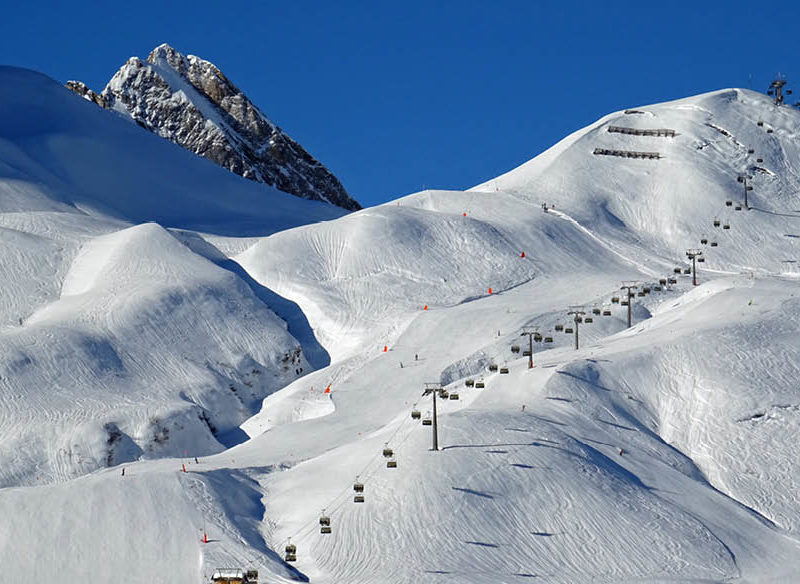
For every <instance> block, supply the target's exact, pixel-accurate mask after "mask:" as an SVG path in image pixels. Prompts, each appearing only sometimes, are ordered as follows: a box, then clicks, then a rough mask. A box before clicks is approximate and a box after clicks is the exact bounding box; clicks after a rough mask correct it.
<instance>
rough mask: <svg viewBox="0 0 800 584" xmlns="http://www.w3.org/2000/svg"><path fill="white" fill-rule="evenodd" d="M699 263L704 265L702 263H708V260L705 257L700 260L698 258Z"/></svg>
mask: <svg viewBox="0 0 800 584" xmlns="http://www.w3.org/2000/svg"><path fill="white" fill-rule="evenodd" d="M697 261H698V262H699V263H701V264H702V263H705V261H706V258H704V257H699V258H697Z"/></svg>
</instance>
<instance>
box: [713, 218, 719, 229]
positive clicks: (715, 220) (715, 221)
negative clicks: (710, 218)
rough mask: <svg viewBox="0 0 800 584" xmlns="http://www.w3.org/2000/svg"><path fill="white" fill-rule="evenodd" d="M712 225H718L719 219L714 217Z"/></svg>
mask: <svg viewBox="0 0 800 584" xmlns="http://www.w3.org/2000/svg"><path fill="white" fill-rule="evenodd" d="M714 227H719V219H714Z"/></svg>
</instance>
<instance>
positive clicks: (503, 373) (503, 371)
mask: <svg viewBox="0 0 800 584" xmlns="http://www.w3.org/2000/svg"><path fill="white" fill-rule="evenodd" d="M500 374H501V375H508V367H501V368H500Z"/></svg>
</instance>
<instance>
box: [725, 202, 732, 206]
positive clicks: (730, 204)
mask: <svg viewBox="0 0 800 584" xmlns="http://www.w3.org/2000/svg"><path fill="white" fill-rule="evenodd" d="M725 206H726V207H733V201H725Z"/></svg>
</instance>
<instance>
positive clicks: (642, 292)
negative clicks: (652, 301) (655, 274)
mask: <svg viewBox="0 0 800 584" xmlns="http://www.w3.org/2000/svg"><path fill="white" fill-rule="evenodd" d="M636 295H637V296H638V297H639V298H641V297H643V296H644V290H639V292H637V294H636Z"/></svg>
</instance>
